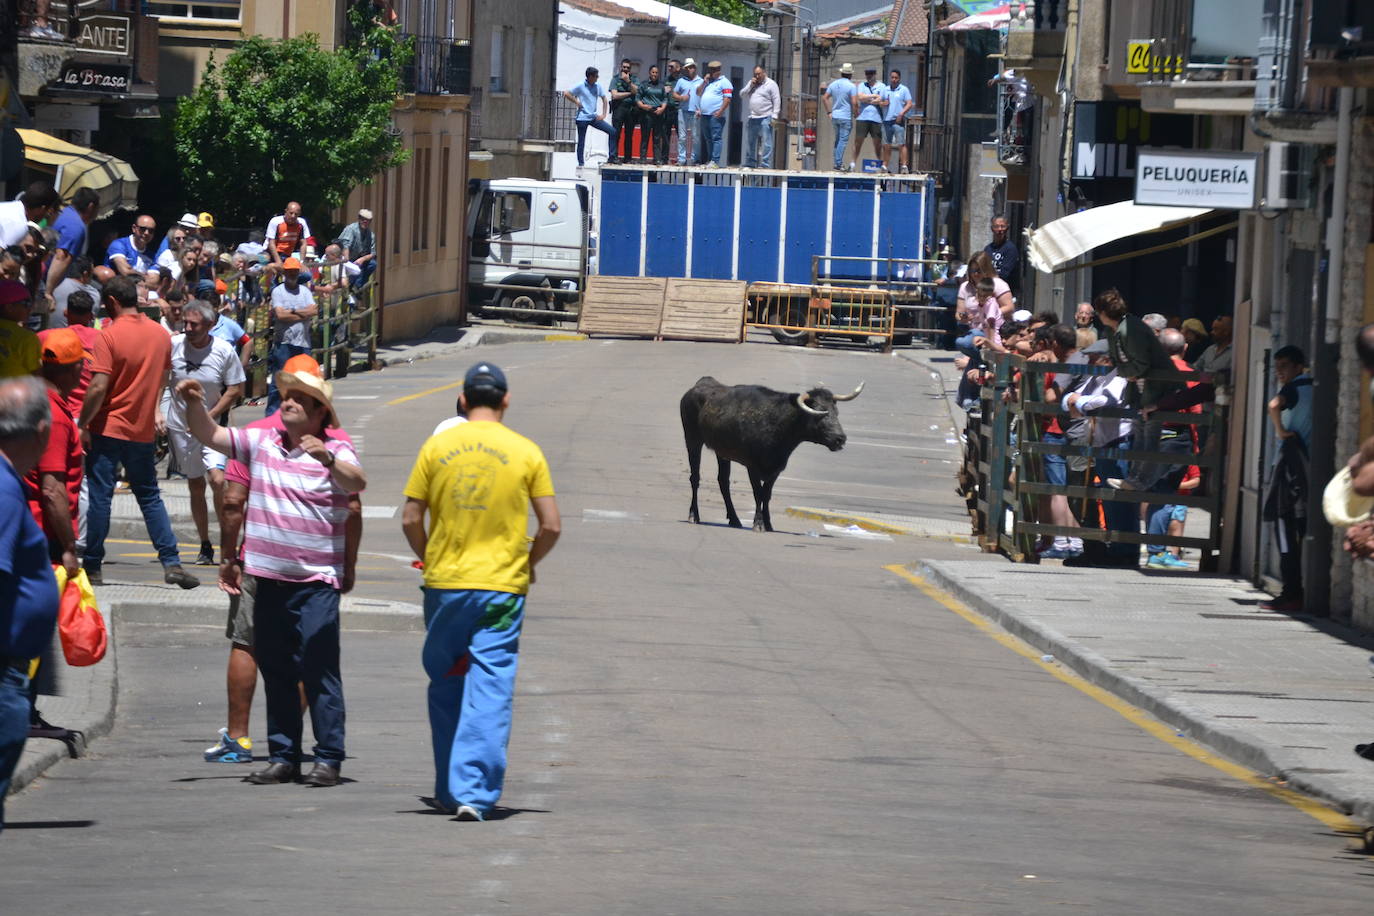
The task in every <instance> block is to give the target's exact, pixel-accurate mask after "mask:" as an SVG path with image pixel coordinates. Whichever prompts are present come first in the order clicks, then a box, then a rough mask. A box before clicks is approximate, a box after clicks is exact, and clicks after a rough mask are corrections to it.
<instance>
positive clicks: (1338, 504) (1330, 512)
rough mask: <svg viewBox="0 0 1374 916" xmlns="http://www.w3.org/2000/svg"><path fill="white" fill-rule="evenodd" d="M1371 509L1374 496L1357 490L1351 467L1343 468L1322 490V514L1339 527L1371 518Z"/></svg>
mask: <svg viewBox="0 0 1374 916" xmlns="http://www.w3.org/2000/svg"><path fill="white" fill-rule="evenodd" d="M1370 510H1374V497H1371V496H1361V495H1360V494H1358V493H1356V492H1355V488H1354V480H1353V479H1352V477H1351V474H1350V468H1349V467H1344V468H1341V469H1340V471H1338V472H1337V473H1336V476H1335V477H1332V478H1331V482H1330V483H1328V484H1327V485H1326V489H1325V490H1323V491H1322V514H1323V515H1325V516H1326V520H1327V521H1328V522H1330V523H1331V524H1332V525H1334V526H1336V527H1337V528H1349V527H1350V526H1351V525H1358V524H1359V523H1360V522H1362V521H1364V520H1365V519H1367V518H1369V513H1370Z"/></svg>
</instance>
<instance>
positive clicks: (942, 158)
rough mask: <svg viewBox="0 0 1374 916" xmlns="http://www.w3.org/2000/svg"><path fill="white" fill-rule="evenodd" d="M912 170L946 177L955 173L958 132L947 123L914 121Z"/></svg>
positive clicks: (940, 177)
mask: <svg viewBox="0 0 1374 916" xmlns="http://www.w3.org/2000/svg"><path fill="white" fill-rule="evenodd" d="M913 125H914V130H913V132H912V144H911V170H912V171H913V172H924V173H927V174H931V175H936V176H937V177H938V179H939V180H940V181H941V182H942V183H943V180H944V177H945V176H948V175H950V174H952V173H953V171H954V164H955V159H956V156H957V155H958V153H957V150H958V144H957V143H956V142H955V140H956V139H957V134H956V132H955V131H954V130H953V128H951V127H949V126H948V125H945V124H931V123H929V122H925V121H913Z"/></svg>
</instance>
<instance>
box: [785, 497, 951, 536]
mask: <svg viewBox="0 0 1374 916" xmlns="http://www.w3.org/2000/svg"><path fill="white" fill-rule="evenodd" d="M787 514H788V515H790V516H792V517H793V518H804V519H809V520H811V521H813V522H825V523H827V524H830V525H844V526H849V525H853V526H855V527H858V528H862V529H863V530H864V531H872V532H874V533H875V534H896V535H903V536H907V537H919V538H925V539H926V540H929V541H947V542H949V543H951V544H973V543H975V541H974V538H973V537H972V536H971V535H967V534H946V533H944V532H935V531H930V530H928V529H923V528H921V527H920V526H919V525H906V526H903V525H895V524H892V523H891V522H883V521H879V520H877V519H874V518H868V517H866V516H863V515H843V514H840V513H836V512H825V511H823V510H820V509H810V508H806V507H802V506H788V507H787Z"/></svg>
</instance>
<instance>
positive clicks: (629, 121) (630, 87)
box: [611, 57, 642, 160]
mask: <svg viewBox="0 0 1374 916" xmlns="http://www.w3.org/2000/svg"><path fill="white" fill-rule="evenodd" d="M632 66H633V65H632V64H631V63H630V59H629V58H628V57H627V58H625V59H624V60H622V61H621V62H620V72H619V73H617V74H616V77H615V79H613V80H611V126H612V127H614V128H615V130H616V136H617V137H619V138H620V139H621V140H622V142H623V143H624V147H625V155H623V156H621V157H620V158H621V159H624V160H629V159H633V158H635V153H636V150H635V148H634V147H635V127H637V126H638V125H639V124H640V123H642V121H641V119H640V117H639V109H638V108H637V107H635V99H636V97H637V96H638V95H639V83H638V82H637V81H636V80H635V78H634V77H633V76H631V75H630V74H631V69H632ZM625 131H629V135H628V136H626V135H625ZM616 152H617V153H618V152H619V151H618V150H617V151H616Z"/></svg>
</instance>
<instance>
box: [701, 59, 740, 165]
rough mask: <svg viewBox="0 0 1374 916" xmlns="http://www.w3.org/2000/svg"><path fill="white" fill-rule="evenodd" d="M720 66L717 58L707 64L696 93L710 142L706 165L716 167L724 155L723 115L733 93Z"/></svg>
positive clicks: (733, 88)
mask: <svg viewBox="0 0 1374 916" xmlns="http://www.w3.org/2000/svg"><path fill="white" fill-rule="evenodd" d="M720 66H721V65H720V61H718V60H713V61H711V62H710V63H709V64H707V65H706V81H705V82H703V83H702V84H701V85H700V86H698V87H697V95H699V96H701V115H700V116H701V117H703V118H705V119H706V139H707V142H708V143H709V144H710V152H711V161H710V163H708V164H707V167H708V168H716V169H718V168H720V166H721V164H722V163H721V157H722V156H724V155H725V117H726V114H727V113H728V112H729V110H730V99H731V97H732V96H733V95H734V94H735V86H734V84H733V83H731V82H730V80H729V78H728V77H726V76H725V75H724V74H722V73H721V72H720Z"/></svg>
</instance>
